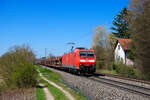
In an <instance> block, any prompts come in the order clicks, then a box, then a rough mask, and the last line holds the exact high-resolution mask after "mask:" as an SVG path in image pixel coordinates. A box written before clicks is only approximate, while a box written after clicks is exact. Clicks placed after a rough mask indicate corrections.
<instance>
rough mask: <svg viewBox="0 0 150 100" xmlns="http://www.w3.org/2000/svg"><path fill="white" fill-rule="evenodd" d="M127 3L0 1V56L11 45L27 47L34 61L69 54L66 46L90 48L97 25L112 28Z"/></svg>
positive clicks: (106, 0)
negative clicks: (31, 51)
mask: <svg viewBox="0 0 150 100" xmlns="http://www.w3.org/2000/svg"><path fill="white" fill-rule="evenodd" d="M127 6H128V0H0V37H1V38H0V55H2V54H4V53H5V52H6V51H7V50H8V49H9V48H10V47H12V46H14V45H21V44H29V45H30V46H31V48H32V49H33V50H34V52H35V53H36V55H37V57H42V56H44V55H45V53H44V50H45V48H47V54H48V53H52V54H54V55H56V56H58V55H62V54H63V53H64V52H68V51H69V49H70V46H69V45H67V44H66V43H68V42H75V43H76V45H75V47H77V46H82V47H87V48H90V47H91V43H92V37H93V31H94V29H95V28H96V27H97V26H99V25H106V26H107V28H108V30H110V29H109V28H110V27H111V26H112V21H113V17H114V16H115V15H116V14H118V12H119V11H120V10H121V9H122V8H124V7H127Z"/></svg>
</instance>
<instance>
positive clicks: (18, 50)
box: [0, 45, 37, 89]
mask: <svg viewBox="0 0 150 100" xmlns="http://www.w3.org/2000/svg"><path fill="white" fill-rule="evenodd" d="M34 61H35V55H34V53H33V52H32V50H31V49H30V48H29V46H25V45H23V46H15V47H13V48H11V50H9V51H8V52H7V53H5V54H4V55H3V56H2V57H1V58H0V74H1V76H2V78H3V80H4V82H5V84H6V86H7V87H9V88H10V89H14V88H24V87H34V86H36V78H37V71H36V69H35V68H34Z"/></svg>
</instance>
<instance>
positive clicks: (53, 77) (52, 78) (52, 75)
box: [36, 66, 88, 100]
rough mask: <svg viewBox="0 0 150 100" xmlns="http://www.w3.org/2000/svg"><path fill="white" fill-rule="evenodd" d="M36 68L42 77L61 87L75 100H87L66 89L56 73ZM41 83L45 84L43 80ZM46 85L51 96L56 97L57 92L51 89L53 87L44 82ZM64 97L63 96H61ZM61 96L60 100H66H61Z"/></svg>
mask: <svg viewBox="0 0 150 100" xmlns="http://www.w3.org/2000/svg"><path fill="white" fill-rule="evenodd" d="M36 68H37V69H38V70H39V71H40V72H41V73H42V75H43V76H44V77H46V78H47V79H48V80H50V81H52V82H54V83H56V84H57V85H59V86H61V87H62V88H63V89H65V90H66V91H68V92H69V93H71V95H72V96H73V97H74V98H75V99H76V100H88V99H87V98H85V97H83V96H82V95H81V94H80V93H78V92H76V91H74V90H72V89H70V88H69V87H67V86H66V85H64V84H63V83H62V82H61V79H62V78H61V76H60V75H59V74H58V73H56V72H52V71H50V70H48V69H44V68H41V67H39V66H36ZM41 82H45V81H44V80H41ZM45 83H46V85H47V86H48V87H50V88H51V89H50V88H49V90H50V92H51V93H52V95H53V96H54V97H55V95H58V93H57V92H58V91H56V90H57V88H56V89H55V88H52V87H53V86H51V85H50V84H48V83H47V82H45ZM63 95H64V94H63ZM63 95H60V97H61V100H66V99H63ZM58 98H59V95H58ZM57 100H60V99H57Z"/></svg>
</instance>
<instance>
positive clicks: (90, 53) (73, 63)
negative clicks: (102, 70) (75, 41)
mask: <svg viewBox="0 0 150 100" xmlns="http://www.w3.org/2000/svg"><path fill="white" fill-rule="evenodd" d="M61 67H65V68H69V69H72V70H74V71H77V72H86V73H94V72H95V71H96V57H95V53H94V50H87V49H85V48H76V49H75V50H74V51H73V52H72V53H69V54H64V55H63V56H62V66H61Z"/></svg>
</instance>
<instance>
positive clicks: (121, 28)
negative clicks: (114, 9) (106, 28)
mask: <svg viewBox="0 0 150 100" xmlns="http://www.w3.org/2000/svg"><path fill="white" fill-rule="evenodd" d="M113 25H114V27H111V29H112V30H113V32H112V34H114V35H115V36H116V37H118V38H130V37H131V36H130V34H129V24H128V9H127V8H124V9H123V10H122V11H121V12H120V13H119V14H118V15H116V17H115V18H114V21H113Z"/></svg>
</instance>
